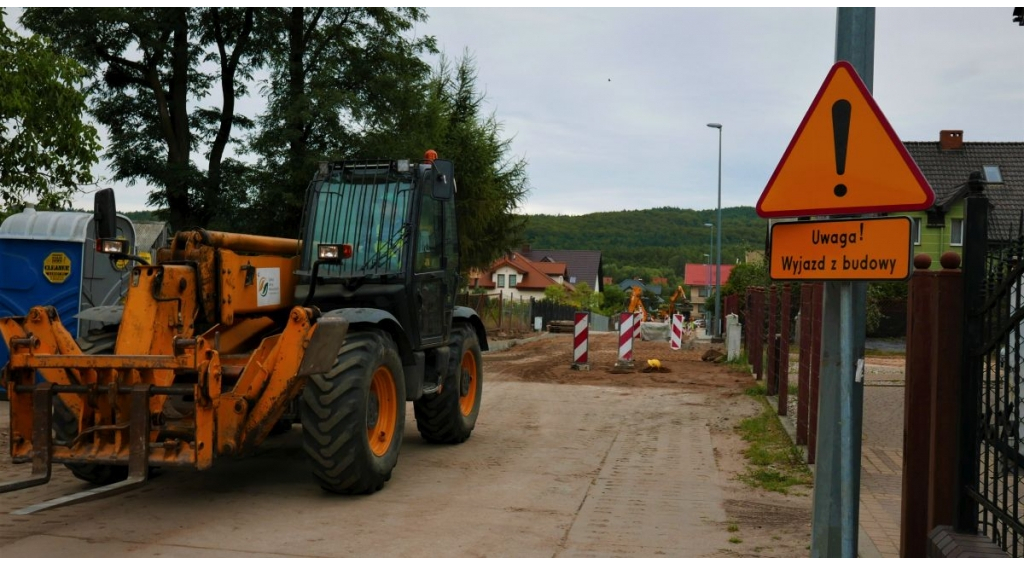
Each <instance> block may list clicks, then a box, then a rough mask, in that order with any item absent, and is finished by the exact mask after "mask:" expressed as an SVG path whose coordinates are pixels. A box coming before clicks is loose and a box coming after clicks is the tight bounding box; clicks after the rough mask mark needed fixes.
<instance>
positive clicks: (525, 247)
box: [522, 243, 530, 254]
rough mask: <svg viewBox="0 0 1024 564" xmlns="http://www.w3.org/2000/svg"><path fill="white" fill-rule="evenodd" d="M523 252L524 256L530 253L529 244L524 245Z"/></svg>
mask: <svg viewBox="0 0 1024 564" xmlns="http://www.w3.org/2000/svg"><path fill="white" fill-rule="evenodd" d="M522 252H523V254H526V253H529V252H530V244H529V243H523V250H522Z"/></svg>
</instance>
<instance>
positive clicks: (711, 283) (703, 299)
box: [683, 264, 733, 316]
mask: <svg viewBox="0 0 1024 564" xmlns="http://www.w3.org/2000/svg"><path fill="white" fill-rule="evenodd" d="M732 268H733V265H731V264H723V265H722V284H721V285H722V286H725V283H726V282H728V281H729V275H730V274H732ZM717 269H718V267H717V266H716V265H714V264H710V265H709V264H688V265H686V271H685V274H684V276H683V283H684V284H685V285H686V287H687V288H689V289H690V303H692V304H693V307H694V312H693V313H694V315H697V316H699V315H704V314H706V313H708V312H709V309H710V310H714V307H715V304H714V301H712V302H711V303H707V299H708V296H709V295H711V294H712V293H713V292H714V291H715V276H716V274H717Z"/></svg>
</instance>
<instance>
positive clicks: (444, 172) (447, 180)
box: [430, 159, 455, 200]
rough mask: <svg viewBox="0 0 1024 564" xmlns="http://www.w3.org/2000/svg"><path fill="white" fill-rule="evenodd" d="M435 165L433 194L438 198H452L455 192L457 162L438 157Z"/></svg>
mask: <svg viewBox="0 0 1024 564" xmlns="http://www.w3.org/2000/svg"><path fill="white" fill-rule="evenodd" d="M433 165H434V188H433V191H432V192H431V194H430V195H431V196H433V197H434V199H436V200H450V199H452V196H453V195H454V194H455V163H453V162H452V161H443V160H441V159H437V160H435V161H434V163H433Z"/></svg>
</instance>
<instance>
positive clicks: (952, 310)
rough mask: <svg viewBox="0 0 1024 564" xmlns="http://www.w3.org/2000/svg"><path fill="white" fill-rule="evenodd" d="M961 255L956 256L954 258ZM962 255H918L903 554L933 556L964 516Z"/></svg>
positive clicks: (912, 292)
mask: <svg viewBox="0 0 1024 564" xmlns="http://www.w3.org/2000/svg"><path fill="white" fill-rule="evenodd" d="M954 258H955V260H954ZM959 262H960V261H959V257H949V256H948V255H944V256H943V267H944V269H943V270H942V271H939V272H933V271H929V270H927V268H928V266H930V264H931V260H930V259H929V258H928V256H927V255H918V256H917V257H915V259H914V266H915V267H916V268H917V271H916V272H914V275H913V276H912V277H911V279H910V287H909V292H908V295H909V300H908V302H907V363H906V384H905V386H904V388H903V390H904V432H903V489H902V495H901V511H900V514H901V519H900V521H901V523H900V557H902V558H925V557H927V556H928V534H929V532H930V531H932V530H934V529H935V527H938V526H942V525H953V524H954V521H955V519H956V493H955V492H956V489H957V487H956V472H957V460H958V449H957V446H956V444H955V441H953V440H951V438H952V437H955V436H956V433H957V421H956V417H953V416H952V415H953V414H955V413H956V410H957V405H958V404H957V401H958V399H959V397H960V394H959V392H960V366H961V364H960V358H961V355H960V352H961V348H962V340H963V333H962V324H961V323H950V322H949V321H950V320H954V319H963V276H962V274H961V272H960V271H959V270H956V269H955V268H956V266H959Z"/></svg>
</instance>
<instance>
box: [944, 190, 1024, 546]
mask: <svg viewBox="0 0 1024 564" xmlns="http://www.w3.org/2000/svg"><path fill="white" fill-rule="evenodd" d="M967 207H968V210H967V214H966V215H967V217H966V218H965V221H964V224H965V229H966V232H965V243H964V245H965V248H964V259H965V260H964V277H965V278H964V294H965V305H966V321H965V327H964V329H965V330H964V351H965V352H966V354H965V363H966V365H965V369H964V377H963V379H962V381H961V387H962V390H961V391H962V397H963V405H962V407H961V414H960V417H961V419H960V421H961V435H962V436H961V443H960V450H961V460H962V463H961V466H960V472H961V487H962V488H963V489H962V490H961V491H962V492H963V494H964V495H963V496H962V497H961V503H960V507H959V511H958V528H960V529H966V530H968V531H971V532H979V533H981V534H983V535H985V536H987V537H989V538H990V539H992V540H993V541H994V542H995V543H996V544H998V545H999V546H1000V547H1001V548H1002V549H1003V550H1004V551H1006V552H1007V553H1008V554H1009V555H1011V556H1013V557H1020V556H1022V555H1024V520H1022V518H1024V483H1022V480H1024V444H1022V442H1021V436H1022V435H1024V420H1022V418H1021V416H1022V414H1024V406H1022V399H1024V398H1022V397H1021V392H1022V379H1024V346H1022V345H1024V295H1022V294H1024V260H1022V257H1024V238H1022V237H1021V236H1020V235H1018V236H1017V238H1016V239H1015V240H1013V241H1012V242H1010V243H1009V244H1007V245H1001V246H998V247H993V246H991V245H988V244H987V230H986V227H987V222H988V220H987V214H988V202H987V198H985V197H984V195H983V194H982V192H981V184H980V182H978V183H977V185H975V186H973V187H972V193H971V196H969V197H968V204H967Z"/></svg>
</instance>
